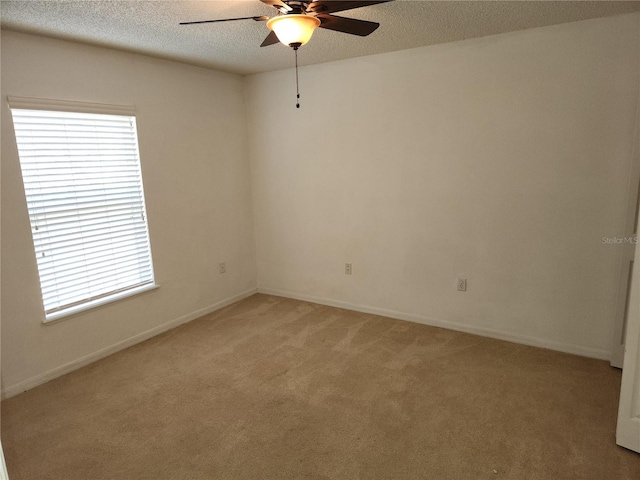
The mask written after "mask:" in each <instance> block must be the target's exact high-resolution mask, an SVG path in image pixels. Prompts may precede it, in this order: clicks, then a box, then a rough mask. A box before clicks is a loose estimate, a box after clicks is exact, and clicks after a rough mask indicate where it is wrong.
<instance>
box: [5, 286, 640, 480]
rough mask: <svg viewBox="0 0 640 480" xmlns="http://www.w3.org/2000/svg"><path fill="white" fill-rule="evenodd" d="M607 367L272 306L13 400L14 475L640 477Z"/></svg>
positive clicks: (159, 342)
mask: <svg viewBox="0 0 640 480" xmlns="http://www.w3.org/2000/svg"><path fill="white" fill-rule="evenodd" d="M619 388H620V372H619V371H618V370H615V369H613V368H611V367H609V365H608V364H607V363H606V362H603V361H598V360H591V359H587V358H582V357H577V356H573V355H566V354H561V353H556V352H552V351H548V350H542V349H538V348H532V347H526V346H522V345H515V344H511V343H507V342H501V341H497V340H491V339H487V338H482V337H477V336H473V335H467V334H463V333H457V332H453V331H448V330H443V329H439V328H432V327H427V326H423V325H417V324H412V323H408V322H403V321H399V320H391V319H387V318H383V317H377V316H373V315H366V314H360V313H355V312H350V311H346V310H340V309H336V308H330V307H324V306H320V305H315V304H311V303H306V302H300V301H296V300H289V299H284V298H278V297H271V296H266V295H255V296H253V297H251V298H248V299H246V300H243V301H241V302H239V303H237V304H235V305H231V306H229V307H227V308H225V309H223V310H221V311H218V312H216V313H213V314H210V315H207V316H205V317H203V318H201V319H198V320H195V321H193V322H191V323H189V324H187V325H184V326H182V327H179V328H177V329H174V330H172V331H170V332H167V333H165V334H163V335H161V336H158V337H155V338H153V339H151V340H149V341H146V342H144V343H142V344H139V345H137V346H134V347H131V348H129V349H127V350H125V351H123V352H120V353H117V354H115V355H112V356H111V357H108V358H106V359H104V360H101V361H99V362H97V363H94V364H92V365H90V366H88V367H85V368H83V369H81V370H78V371H76V372H73V373H71V374H68V375H65V376H64V377H61V378H58V379H56V380H53V381H51V382H49V383H47V384H45V385H42V386H40V387H37V388H35V389H33V390H30V391H28V392H25V393H23V394H21V395H18V396H16V397H13V398H11V399H8V400H6V401H4V402H3V403H2V442H3V446H4V448H5V454H6V458H7V464H8V468H9V474H10V476H11V480H22V479H29V480H47V479H55V480H76V479H77V480H100V479H113V480H126V479H130V480H138V479H153V480H163V479H170V480H200V479H301V478H304V479H341V480H342V479H344V480H347V479H363V480H364V479H366V480H369V479H372V480H373V479H389V480H400V479H434V480H435V479H437V480H440V479H442V480H447V479H464V480H467V479H468V480H476V479H513V480H527V479H540V480H542V479H544V480H568V479H580V480H588V479H594V480H606V479H612V480H613V479H615V480H638V479H640V455H638V454H635V453H632V452H630V451H627V450H624V449H622V448H620V447H617V446H616V445H615V424H616V412H617V405H618V393H619Z"/></svg>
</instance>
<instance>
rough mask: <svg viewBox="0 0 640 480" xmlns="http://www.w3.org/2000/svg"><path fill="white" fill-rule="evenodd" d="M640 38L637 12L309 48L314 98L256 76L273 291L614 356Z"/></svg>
mask: <svg viewBox="0 0 640 480" xmlns="http://www.w3.org/2000/svg"><path fill="white" fill-rule="evenodd" d="M639 46H640V16H639V15H638V14H631V15H625V16H619V17H610V18H604V19H596V20H590V21H586V22H579V23H573V24H565V25H558V26H553V27H545V28H539V29H534V30H528V31H522V32H515V33H509V34H504V35H497V36H492V37H486V38H482V39H474V40H469V41H464V42H458V43H452V44H445V45H439V46H433V47H425V48H417V49H413V50H407V51H402V52H395V53H389V54H382V55H377V56H371V57H363V58H360V59H353V60H346V61H340V62H335V63H329V64H323V65H316V66H310V67H305V68H302V69H301V70H300V83H301V104H302V106H301V108H300V110H296V108H295V83H294V82H295V77H294V72H293V71H292V70H287V71H279V72H275V73H267V74H260V75H255V76H252V77H249V78H248V79H247V93H246V94H247V105H248V122H249V132H250V147H251V148H250V155H251V161H252V170H251V171H252V182H253V199H254V215H255V228H256V243H257V267H258V288H259V290H260V291H264V292H271V293H276V294H282V295H286V296H292V297H297V298H306V299H312V300H315V301H319V302H321V303H327V304H334V305H343V306H347V307H349V308H354V309H359V310H363V311H372V312H381V313H384V314H387V315H390V316H395V317H398V318H405V319H410V320H415V321H420V322H425V323H431V324H439V325H445V326H448V327H452V328H457V329H461V330H468V331H473V332H479V333H483V334H486V335H490V336H496V337H499V338H506V339H511V340H515V341H519V342H523V343H529V344H534V345H542V346H547V347H550V348H555V349H559V350H564V351H569V352H575V353H581V354H584V355H590V356H594V357H600V358H608V356H609V353H610V345H611V331H612V321H613V318H614V316H615V306H616V294H617V281H618V268H619V258H620V257H619V255H620V249H619V248H617V247H615V246H611V245H603V244H602V237H603V236H608V237H613V236H616V235H621V234H622V233H623V231H624V215H625V208H626V204H627V195H628V192H627V184H628V182H627V177H628V175H629V172H630V165H631V155H632V141H633V133H634V132H633V131H634V128H635V127H634V125H635V123H634V118H635V112H636V107H637V103H638V82H639V78H640V73H639V58H640V55H639V53H640V47H639ZM300 55H301V56H303V55H304V47H303V48H302V49H301V50H300ZM345 262H352V263H353V275H352V276H345V275H344V263H345ZM457 275H462V276H464V277H467V278H468V291H467V292H465V293H461V292H457V291H456V276H457Z"/></svg>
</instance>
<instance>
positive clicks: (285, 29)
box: [180, 0, 392, 50]
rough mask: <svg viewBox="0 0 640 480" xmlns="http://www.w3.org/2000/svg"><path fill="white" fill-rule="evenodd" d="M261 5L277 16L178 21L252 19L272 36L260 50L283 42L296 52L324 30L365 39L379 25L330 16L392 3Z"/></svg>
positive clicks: (328, 0) (312, 0)
mask: <svg viewBox="0 0 640 480" xmlns="http://www.w3.org/2000/svg"><path fill="white" fill-rule="evenodd" d="M260 1H261V2H262V3H266V4H267V5H269V6H271V7H273V8H275V9H276V10H277V12H278V13H277V14H276V15H275V16H273V17H268V16H264V15H263V16H258V17H240V18H223V19H219V20H200V21H195V22H181V23H180V25H193V24H197V23H216V22H231V21H234V20H255V21H256V22H262V21H266V22H267V27H268V28H269V30H271V33H269V35H267V38H265V39H264V41H263V42H262V44H261V45H260V46H261V47H266V46H268V45H273V44H276V43H278V42H282V43H283V44H285V45H288V46H290V47H292V48H293V49H294V50H297V49H298V48H299V47H300V46H302V45H304V44H305V43H307V42H308V41H309V39H310V38H311V35H312V34H313V31H314V30H315V29H316V28H317V27H320V28H326V29H328V30H334V31H337V32H344V33H349V34H351V35H359V36H361V37H366V36H367V35H369V34H371V33H372V32H373V31H374V30H375V29H376V28H378V27H379V26H380V24H379V23H376V22H369V21H367V20H357V19H354V18H345V17H339V16H337V15H332V14H333V13H335V12H343V11H345V10H351V9H353V8H360V7H368V6H369V5H375V4H378V3H386V2H390V1H392V0H344V1H343V0H260Z"/></svg>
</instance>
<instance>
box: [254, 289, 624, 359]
mask: <svg viewBox="0 0 640 480" xmlns="http://www.w3.org/2000/svg"><path fill="white" fill-rule="evenodd" d="M258 293H264V294H266V295H275V296H278V297H287V298H293V299H295V300H303V301H306V302H312V303H319V304H321V305H327V306H330V307H338V308H344V309H345V310H353V311H356V312H362V313H370V314H373V315H380V316H383V317H389V318H395V319H397V320H405V321H407V322H413V323H421V324H423V325H429V326H432V327H442V328H447V329H449V330H455V331H458V332H465V333H471V334H473V335H480V336H482V337H489V338H495V339H498V340H505V341H507V342H513V343H519V344H522V345H529V346H532V347H540V348H546V349H549V350H555V351H558V352H563V353H571V354H574V355H581V356H583V357H590V358H597V359H599V360H609V359H610V358H611V352H609V350H603V349H599V348H592V347H583V346H581V345H574V344H572V343H565V342H557V341H555V340H547V339H543V338H537V337H530V336H527V335H519V334H516V333H511V332H504V331H501V330H495V329H492V328H485V327H477V326H472V325H465V324H463V323H458V322H451V321H449V320H440V319H435V318H430V317H425V316H422V315H416V314H413V313H406V312H398V311H395V310H387V309H385V308H377V307H370V306H367V305H357V304H353V303H349V302H342V301H339V300H331V299H328V298H321V297H314V296H312V295H305V294H299V293H294V292H288V291H283V290H277V289H272V288H261V287H258Z"/></svg>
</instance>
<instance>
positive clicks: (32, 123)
mask: <svg viewBox="0 0 640 480" xmlns="http://www.w3.org/2000/svg"><path fill="white" fill-rule="evenodd" d="M12 107H13V105H12ZM11 111H12V115H13V123H14V127H15V133H16V140H17V145H18V154H19V157H20V165H21V168H22V178H23V181H24V188H25V193H26V199H27V206H28V210H29V217H30V220H31V231H32V235H33V243H34V247H35V253H36V258H37V263H38V271H39V274H40V285H41V288H42V298H43V303H44V309H45V315H46V319H47V320H53V319H55V318H58V317H61V316H64V315H66V314H69V313H74V312H76V311H78V310H83V309H85V308H87V307H90V306H93V305H96V304H101V303H105V302H106V301H110V300H112V299H117V298H121V297H122V296H126V295H128V294H130V293H132V292H136V291H139V290H143V289H146V287H153V286H154V276H153V264H152V260H151V248H150V244H149V233H148V228H147V222H146V212H145V205H144V194H143V188H142V176H141V171H140V159H139V155H138V140H137V133H136V122H135V117H134V116H131V115H105V114H98V113H79V112H78V111H53V110H37V109H23V108H12V110H11Z"/></svg>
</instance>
